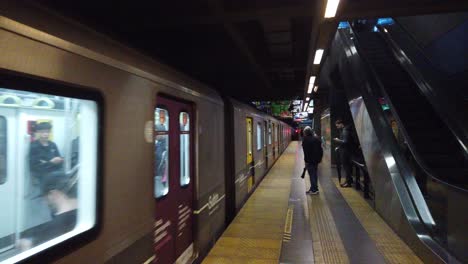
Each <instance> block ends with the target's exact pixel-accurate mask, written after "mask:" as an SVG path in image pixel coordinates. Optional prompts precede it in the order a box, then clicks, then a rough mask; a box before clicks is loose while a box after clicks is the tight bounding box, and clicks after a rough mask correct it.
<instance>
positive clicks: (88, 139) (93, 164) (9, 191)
mask: <svg viewBox="0 0 468 264" xmlns="http://www.w3.org/2000/svg"><path fill="white" fill-rule="evenodd" d="M38 85H41V84H40V83H38ZM67 92H69V93H70V94H72V93H73V91H72V90H71V91H67ZM80 94H83V95H79V97H81V96H83V97H86V98H94V96H93V95H92V94H88V93H80ZM0 109H1V110H0V111H1V113H2V117H0V173H1V177H2V182H3V184H2V185H0V208H1V212H0V262H2V261H6V262H7V263H16V262H20V261H22V260H24V259H26V258H28V257H30V256H32V255H34V254H37V253H39V252H41V251H44V250H46V249H48V248H50V247H52V246H54V245H56V244H59V243H62V242H64V241H66V240H68V239H71V238H73V237H75V236H77V235H79V234H82V233H84V232H86V231H88V230H91V229H93V228H94V227H95V226H96V222H97V215H96V210H97V205H96V204H97V196H96V193H97V177H98V175H97V171H98V169H97V167H98V127H99V126H98V124H99V118H98V116H99V114H98V103H97V101H94V100H89V99H79V98H75V97H65V96H57V95H50V94H43V93H35V92H29V91H19V90H12V89H7V88H0ZM7 121H8V127H7ZM7 148H8V157H6V149H7ZM5 175H9V177H8V179H7V180H6V179H5V178H6V177H5Z"/></svg>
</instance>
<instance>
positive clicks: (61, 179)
mask: <svg viewBox="0 0 468 264" xmlns="http://www.w3.org/2000/svg"><path fill="white" fill-rule="evenodd" d="M41 190H42V195H44V197H45V198H46V200H47V203H48V205H49V207H50V209H51V211H52V215H53V218H52V220H51V221H49V222H46V223H44V224H41V225H38V226H35V227H33V228H30V229H28V230H26V231H24V232H23V233H22V234H21V237H22V238H21V239H20V240H19V241H18V246H19V247H20V248H21V249H22V250H26V249H29V248H31V247H33V246H36V245H39V244H42V243H44V242H46V241H48V240H51V239H53V238H55V237H58V236H60V235H62V234H65V233H67V232H69V231H71V230H73V228H74V227H75V225H76V219H77V208H78V202H77V199H76V197H77V187H76V182H75V181H74V180H73V179H72V178H67V177H66V176H65V175H59V174H58V173H55V174H49V175H48V176H46V177H45V178H43V179H42V182H41Z"/></svg>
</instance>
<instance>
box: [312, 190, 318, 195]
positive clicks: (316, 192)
mask: <svg viewBox="0 0 468 264" xmlns="http://www.w3.org/2000/svg"><path fill="white" fill-rule="evenodd" d="M318 193H319V191H315V192H311V193H310V194H314V195H315V194H318Z"/></svg>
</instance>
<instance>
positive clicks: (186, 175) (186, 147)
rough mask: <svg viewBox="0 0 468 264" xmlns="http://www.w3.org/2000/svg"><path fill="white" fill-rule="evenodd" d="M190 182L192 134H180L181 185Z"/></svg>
mask: <svg viewBox="0 0 468 264" xmlns="http://www.w3.org/2000/svg"><path fill="white" fill-rule="evenodd" d="M189 183H190V134H182V135H180V185H181V186H186V185H188V184H189Z"/></svg>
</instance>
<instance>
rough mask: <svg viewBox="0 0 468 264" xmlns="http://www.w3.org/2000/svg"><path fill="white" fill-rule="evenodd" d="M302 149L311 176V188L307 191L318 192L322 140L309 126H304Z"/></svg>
mask: <svg viewBox="0 0 468 264" xmlns="http://www.w3.org/2000/svg"><path fill="white" fill-rule="evenodd" d="M302 150H303V151H304V162H305V168H306V169H307V172H308V173H309V177H310V189H309V190H308V191H307V193H310V194H318V192H319V190H318V184H317V180H318V179H317V178H318V177H317V166H318V164H319V163H320V162H321V161H322V156H323V150H322V142H321V141H320V139H318V138H317V137H316V135H315V133H314V131H313V130H312V128H310V127H309V126H307V127H305V128H304V138H303V140H302Z"/></svg>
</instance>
